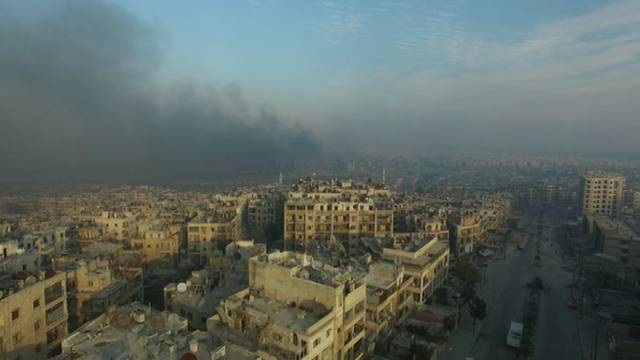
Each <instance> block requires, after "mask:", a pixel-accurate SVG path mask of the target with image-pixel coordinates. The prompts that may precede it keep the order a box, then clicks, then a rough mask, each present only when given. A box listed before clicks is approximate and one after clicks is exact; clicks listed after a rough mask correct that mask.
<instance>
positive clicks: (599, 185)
mask: <svg viewBox="0 0 640 360" xmlns="http://www.w3.org/2000/svg"><path fill="white" fill-rule="evenodd" d="M624 183H625V178H624V176H623V175H622V174H616V173H607V172H596V171H588V172H586V173H584V175H583V176H582V178H581V189H582V214H583V215H605V216H609V217H617V216H619V215H621V214H622V206H623V196H624Z"/></svg>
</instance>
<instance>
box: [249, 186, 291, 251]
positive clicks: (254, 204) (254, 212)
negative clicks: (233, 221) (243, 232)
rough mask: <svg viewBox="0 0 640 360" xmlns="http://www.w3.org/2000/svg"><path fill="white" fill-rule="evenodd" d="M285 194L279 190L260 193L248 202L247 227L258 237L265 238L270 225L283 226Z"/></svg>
mask: <svg viewBox="0 0 640 360" xmlns="http://www.w3.org/2000/svg"><path fill="white" fill-rule="evenodd" d="M283 207H284V196H283V195H282V194H280V193H278V192H273V193H267V194H260V195H258V196H257V198H255V199H251V200H249V201H248V202H247V228H248V230H249V234H251V235H252V236H253V237H255V238H257V239H263V238H265V231H266V230H267V229H268V227H277V228H282V217H283Z"/></svg>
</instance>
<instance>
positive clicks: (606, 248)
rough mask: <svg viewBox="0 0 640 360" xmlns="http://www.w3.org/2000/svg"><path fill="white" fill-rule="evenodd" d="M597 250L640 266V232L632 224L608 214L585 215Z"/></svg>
mask: <svg viewBox="0 0 640 360" xmlns="http://www.w3.org/2000/svg"><path fill="white" fill-rule="evenodd" d="M585 221H586V222H588V225H589V226H588V227H589V228H590V229H591V233H590V235H591V239H592V240H593V243H594V247H595V249H596V250H597V251H600V252H602V253H603V254H605V255H607V256H609V257H610V258H611V259H612V260H614V261H617V262H619V263H620V264H624V265H628V266H631V267H638V266H640V232H638V231H637V230H636V229H635V228H634V227H633V226H631V224H629V223H627V222H624V221H622V220H618V219H612V218H610V217H608V216H603V215H600V216H585Z"/></svg>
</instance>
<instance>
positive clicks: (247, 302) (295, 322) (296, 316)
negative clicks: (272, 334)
mask: <svg viewBox="0 0 640 360" xmlns="http://www.w3.org/2000/svg"><path fill="white" fill-rule="evenodd" d="M232 299H233V300H236V301H238V302H237V303H236V304H228V305H229V306H230V307H231V308H233V307H234V305H235V306H240V307H242V308H243V309H245V311H249V312H252V311H253V312H257V314H256V315H257V317H259V318H260V317H261V318H262V319H263V321H264V324H265V325H266V324H267V323H269V322H270V321H272V322H273V323H275V324H276V325H278V326H281V327H284V328H287V329H290V330H293V331H295V332H298V333H304V332H306V331H307V329H309V328H310V327H312V326H313V325H315V324H316V323H318V322H319V321H320V320H322V319H323V318H324V317H325V316H327V315H328V314H329V313H330V312H331V311H330V310H327V309H326V308H325V307H324V305H322V304H320V303H318V302H315V301H313V300H305V301H302V302H301V303H300V304H286V303H284V302H281V301H277V300H272V299H267V298H264V297H260V296H253V295H249V294H248V293H247V294H244V296H241V297H240V298H237V297H236V298H232Z"/></svg>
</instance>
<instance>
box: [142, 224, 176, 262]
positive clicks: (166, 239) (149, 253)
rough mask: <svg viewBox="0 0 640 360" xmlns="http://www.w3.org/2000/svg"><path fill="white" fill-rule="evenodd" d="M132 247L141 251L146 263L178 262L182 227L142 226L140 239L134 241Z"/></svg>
mask: <svg viewBox="0 0 640 360" xmlns="http://www.w3.org/2000/svg"><path fill="white" fill-rule="evenodd" d="M131 245H132V247H133V248H134V249H139V250H140V251H141V253H142V259H143V261H144V262H149V261H156V260H169V261H177V259H178V256H179V254H180V227H179V226H166V225H162V224H153V225H150V226H144V227H143V226H141V227H140V231H139V237H137V238H135V239H132V240H131Z"/></svg>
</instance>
